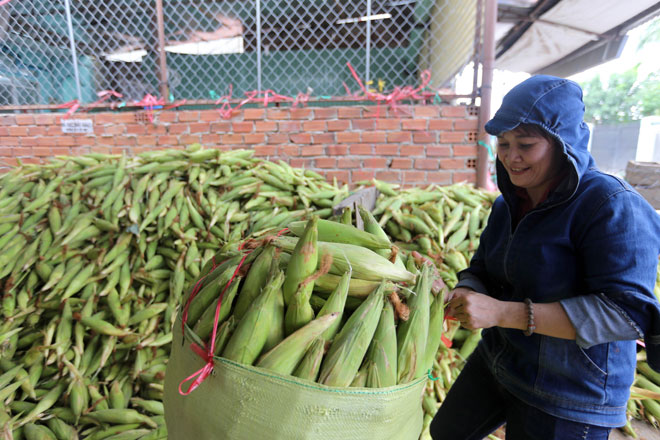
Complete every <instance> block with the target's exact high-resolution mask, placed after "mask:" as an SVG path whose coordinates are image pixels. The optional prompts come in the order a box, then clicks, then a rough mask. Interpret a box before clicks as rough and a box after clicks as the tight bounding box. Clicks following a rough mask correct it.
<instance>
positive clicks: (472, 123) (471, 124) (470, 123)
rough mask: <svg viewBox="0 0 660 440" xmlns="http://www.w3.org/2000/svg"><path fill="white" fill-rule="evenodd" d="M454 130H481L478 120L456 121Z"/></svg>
mask: <svg viewBox="0 0 660 440" xmlns="http://www.w3.org/2000/svg"><path fill="white" fill-rule="evenodd" d="M454 130H465V131H469V130H479V120H478V119H476V118H475V119H458V120H455V121H454Z"/></svg>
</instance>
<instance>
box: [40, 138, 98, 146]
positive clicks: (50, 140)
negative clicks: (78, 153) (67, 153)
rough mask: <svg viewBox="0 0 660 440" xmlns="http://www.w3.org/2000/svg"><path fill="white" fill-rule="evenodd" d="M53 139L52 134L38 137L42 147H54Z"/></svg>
mask: <svg viewBox="0 0 660 440" xmlns="http://www.w3.org/2000/svg"><path fill="white" fill-rule="evenodd" d="M76 138H77V137H76ZM53 139H54V138H53V137H51V136H39V137H38V138H37V145H38V146H40V147H52V146H53V143H54V140H53ZM91 139H95V137H91ZM76 143H77V142H76Z"/></svg>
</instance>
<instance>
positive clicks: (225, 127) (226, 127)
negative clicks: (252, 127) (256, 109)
mask: <svg viewBox="0 0 660 440" xmlns="http://www.w3.org/2000/svg"><path fill="white" fill-rule="evenodd" d="M229 132H231V122H226V121H222V122H213V123H211V133H229Z"/></svg>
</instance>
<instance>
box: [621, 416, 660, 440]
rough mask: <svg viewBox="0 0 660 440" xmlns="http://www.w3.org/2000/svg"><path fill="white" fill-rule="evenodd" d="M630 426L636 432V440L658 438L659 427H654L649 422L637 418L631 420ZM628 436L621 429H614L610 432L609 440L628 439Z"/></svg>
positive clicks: (655, 439) (659, 435) (654, 439)
mask: <svg viewBox="0 0 660 440" xmlns="http://www.w3.org/2000/svg"><path fill="white" fill-rule="evenodd" d="M632 426H633V429H634V430H635V432H636V433H637V438H638V440H660V429H658V428H656V427H654V426H653V425H651V424H649V423H644V422H641V421H639V420H633V421H632ZM632 438H634V437H630V436H628V435H626V434H624V433H623V431H621V430H619V429H616V430H614V431H612V433H611V434H610V438H609V440H630V439H632Z"/></svg>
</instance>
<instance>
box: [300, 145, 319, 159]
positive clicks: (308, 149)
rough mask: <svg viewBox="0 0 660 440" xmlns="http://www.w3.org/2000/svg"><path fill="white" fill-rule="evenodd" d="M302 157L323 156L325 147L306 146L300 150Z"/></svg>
mask: <svg viewBox="0 0 660 440" xmlns="http://www.w3.org/2000/svg"><path fill="white" fill-rule="evenodd" d="M300 155H301V156H306V157H308V156H323V145H305V146H303V147H302V148H301V149H300Z"/></svg>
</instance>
